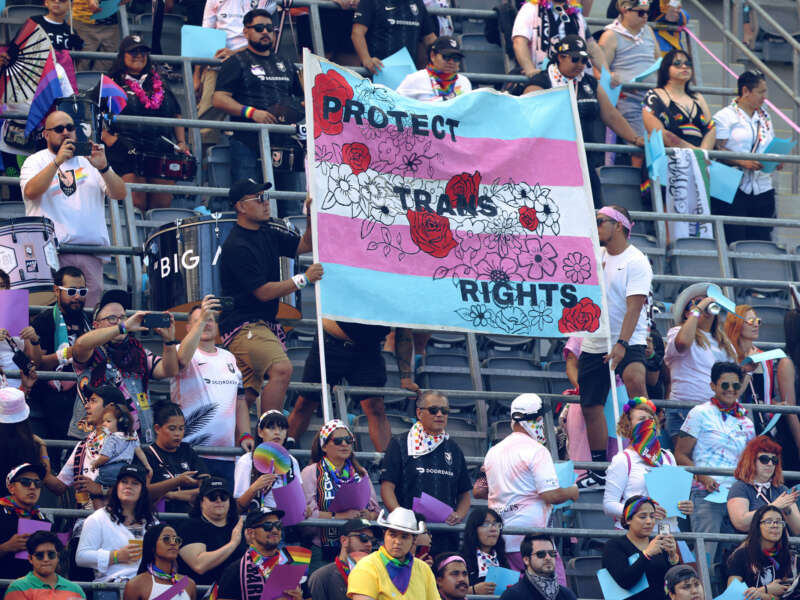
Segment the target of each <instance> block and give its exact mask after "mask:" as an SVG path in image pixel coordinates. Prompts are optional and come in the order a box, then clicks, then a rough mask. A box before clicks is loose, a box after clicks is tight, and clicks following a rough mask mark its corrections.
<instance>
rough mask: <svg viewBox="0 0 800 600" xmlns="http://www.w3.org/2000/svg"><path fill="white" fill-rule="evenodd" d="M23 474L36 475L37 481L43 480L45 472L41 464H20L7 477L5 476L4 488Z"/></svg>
mask: <svg viewBox="0 0 800 600" xmlns="http://www.w3.org/2000/svg"><path fill="white" fill-rule="evenodd" d="M25 473H36V474H37V475H38V476H39V479H44V476H45V475H47V471H46V470H45V468H44V465H42V464H36V465H34V464H31V463H22V464H21V465H17V466H16V467H14V468H13V469H11V470H10V471H9V472H8V475H6V487H8V486H10V485H11V484H12V483H14V482H15V481H17V480H18V479H19V478H20V477H22V476H23V475H24V474H25Z"/></svg>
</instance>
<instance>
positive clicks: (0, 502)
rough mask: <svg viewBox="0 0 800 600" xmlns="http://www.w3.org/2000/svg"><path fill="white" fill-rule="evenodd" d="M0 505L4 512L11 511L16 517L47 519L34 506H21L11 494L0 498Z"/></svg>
mask: <svg viewBox="0 0 800 600" xmlns="http://www.w3.org/2000/svg"><path fill="white" fill-rule="evenodd" d="M0 507H3V508H4V509H5V510H6V512H13V513H14V515H15V516H16V517H17V518H18V519H36V520H38V521H47V518H46V517H45V516H44V515H43V514H42V513H41V511H40V510H39V509H38V508H36V507H35V506H34V507H33V508H32V509H30V510H28V509H27V508H23V507H22V506H20V505H19V504H17V501H16V500H14V498H13V497H11V496H4V497H2V498H0Z"/></svg>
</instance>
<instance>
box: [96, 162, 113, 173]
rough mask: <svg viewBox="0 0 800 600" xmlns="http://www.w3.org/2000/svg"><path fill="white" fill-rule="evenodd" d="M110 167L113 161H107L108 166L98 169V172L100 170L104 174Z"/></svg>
mask: <svg viewBox="0 0 800 600" xmlns="http://www.w3.org/2000/svg"><path fill="white" fill-rule="evenodd" d="M110 168H111V163H109V162H107V163H106V166H105V167H103V168H102V169H97V172H98V173H100V174H101V175H102V174H103V173H105V172H106V171H108V170H109V169H110Z"/></svg>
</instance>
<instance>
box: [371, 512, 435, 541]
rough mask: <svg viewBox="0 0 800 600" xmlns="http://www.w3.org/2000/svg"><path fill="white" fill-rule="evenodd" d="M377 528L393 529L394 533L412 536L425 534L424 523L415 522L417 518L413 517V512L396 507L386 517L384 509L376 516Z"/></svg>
mask: <svg viewBox="0 0 800 600" xmlns="http://www.w3.org/2000/svg"><path fill="white" fill-rule="evenodd" d="M377 523H378V526H380V527H383V528H384V529H394V530H395V531H403V532H405V533H410V534H412V535H420V534H422V533H425V531H426V529H425V521H419V522H417V517H415V516H414V511H413V510H409V509H407V508H402V507H399V506H398V507H397V508H395V509H394V510H393V511H392V512H390V513H389V515H388V516H387V515H386V509H385V508H384V509H382V510H381V514H379V515H378V520H377Z"/></svg>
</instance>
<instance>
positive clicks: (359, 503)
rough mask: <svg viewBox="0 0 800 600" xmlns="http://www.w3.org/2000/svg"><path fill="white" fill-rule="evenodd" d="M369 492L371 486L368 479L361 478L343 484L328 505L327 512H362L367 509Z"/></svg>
mask: <svg viewBox="0 0 800 600" xmlns="http://www.w3.org/2000/svg"><path fill="white" fill-rule="evenodd" d="M371 491H372V486H371V484H370V481H369V477H362V478H361V479H359V480H358V481H353V482H349V483H345V484H344V485H342V486H341V487H340V488H339V489H338V490H336V496H335V497H334V498H333V500H332V501H331V503H330V504H329V505H328V510H329V511H331V512H345V511H348V510H354V509H355V510H363V509H365V508H367V504H368V503H369V497H370V492H371Z"/></svg>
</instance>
